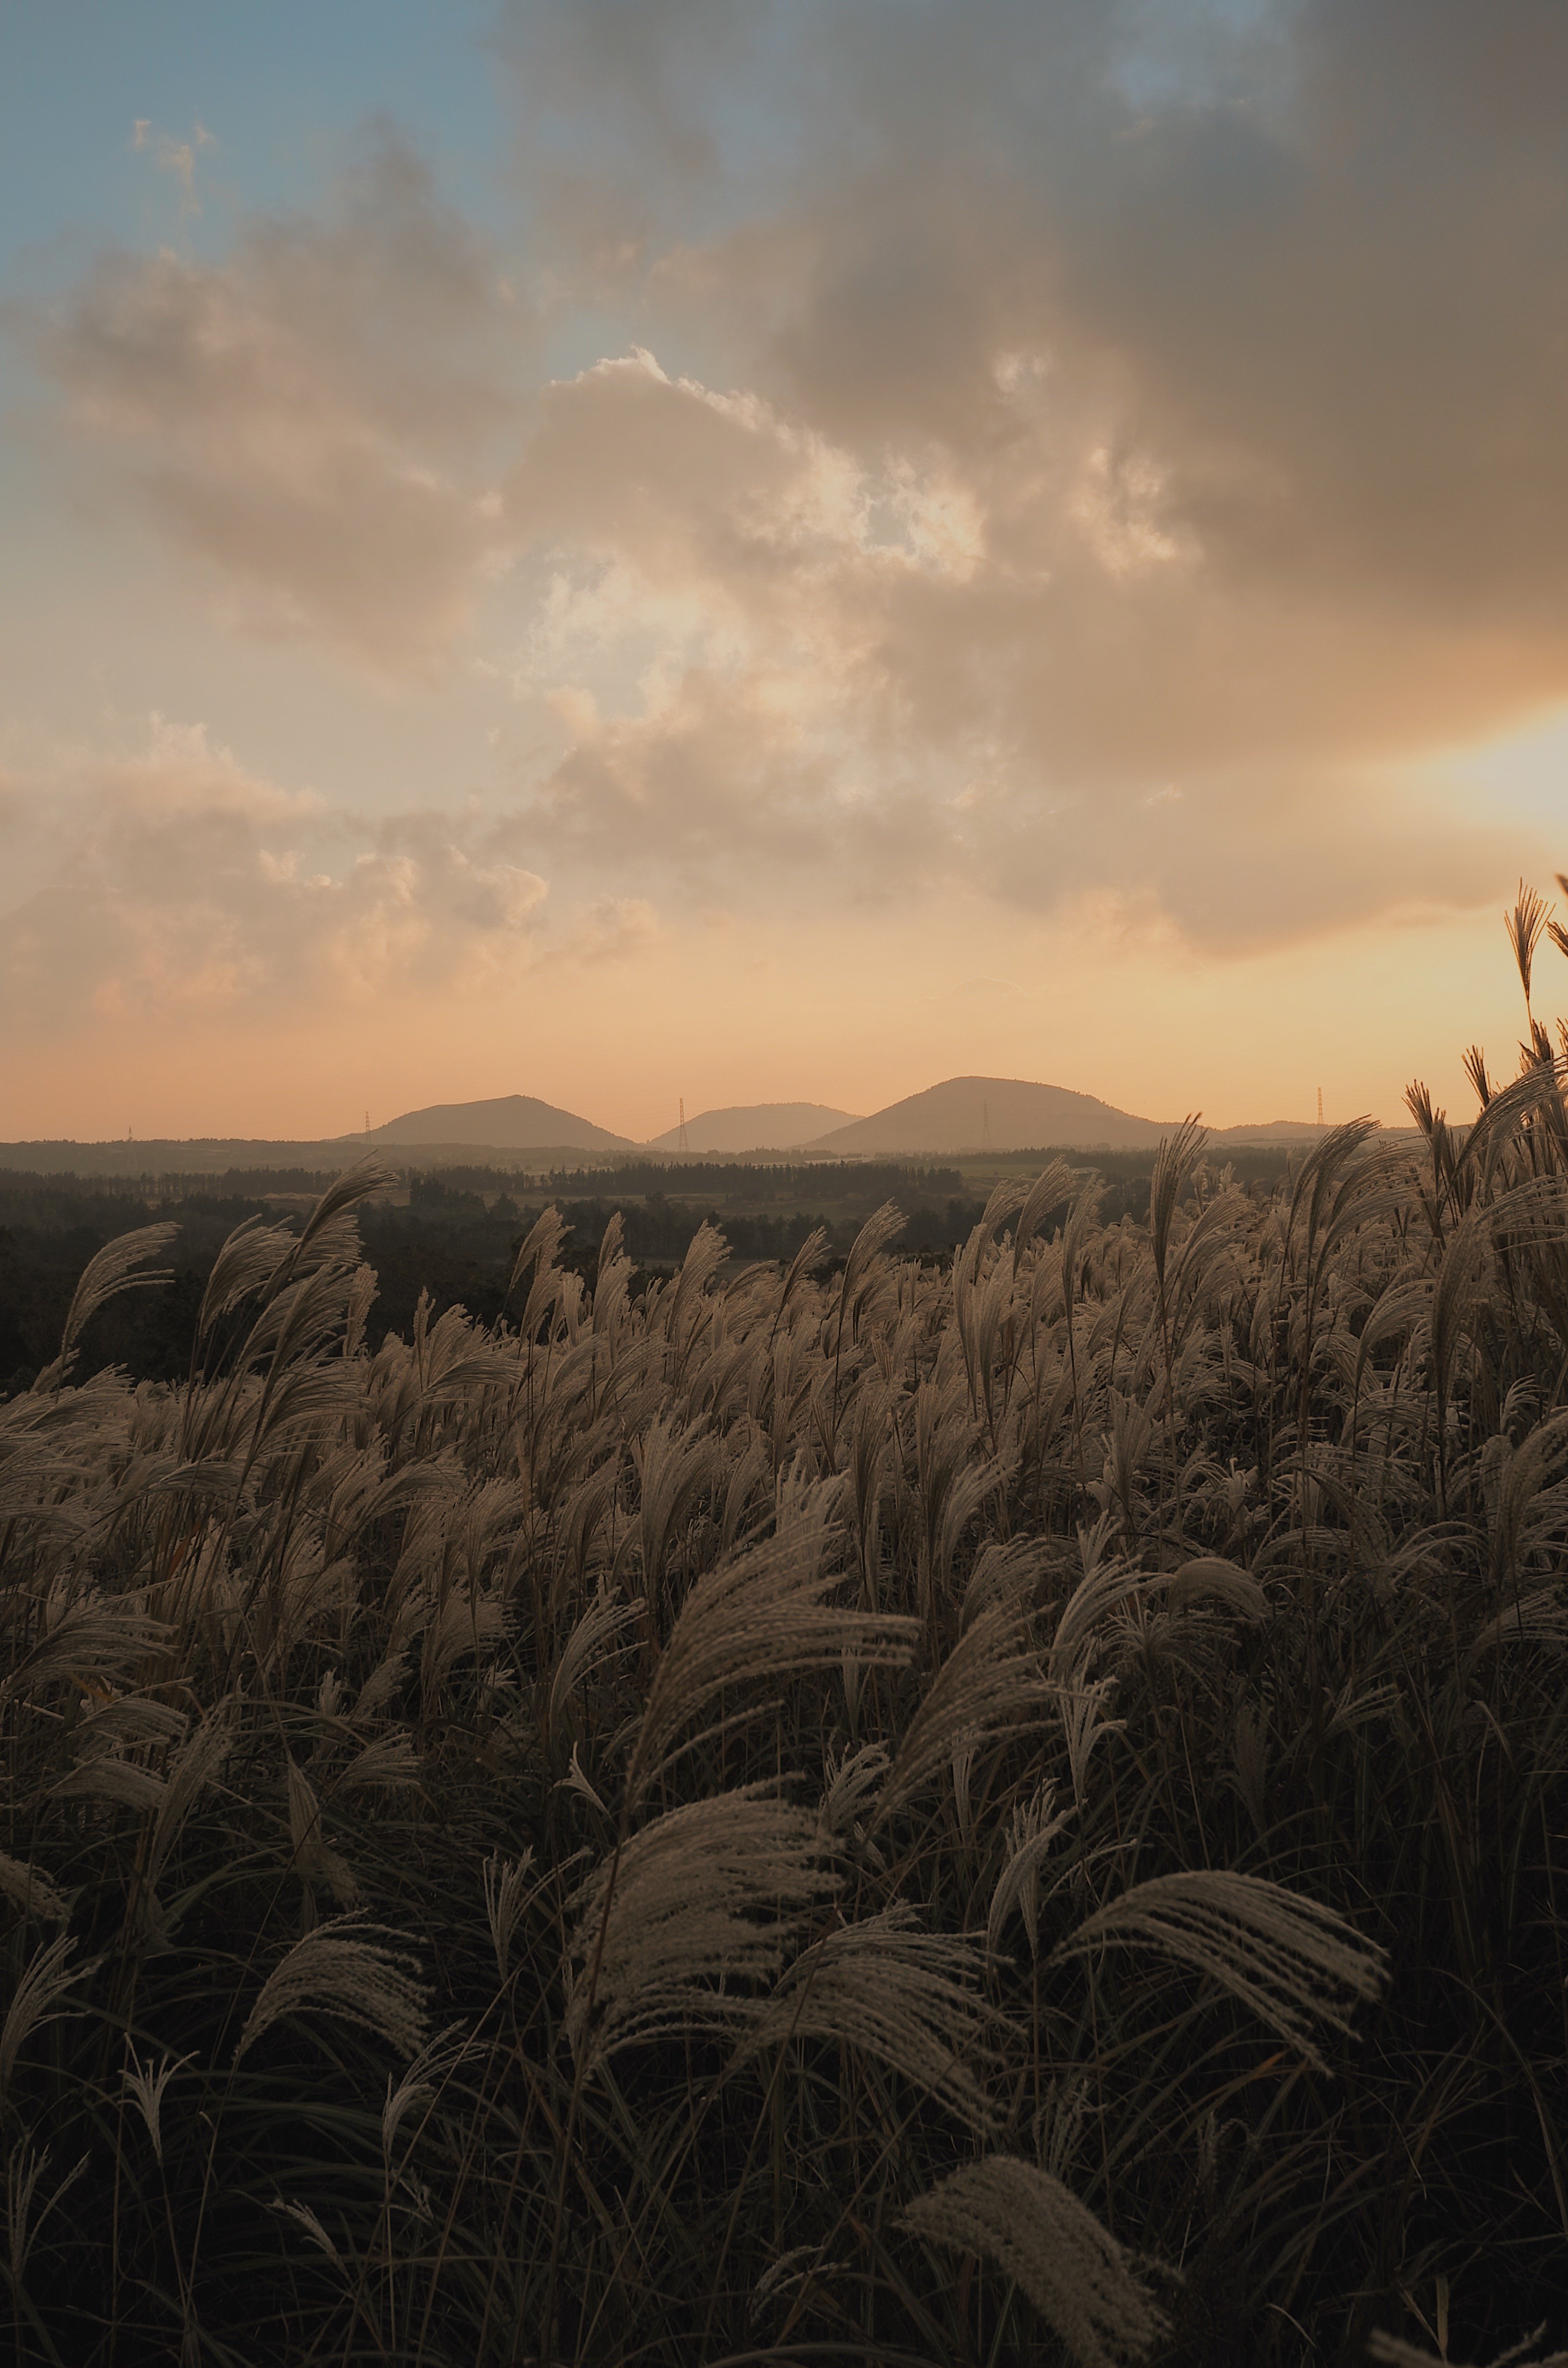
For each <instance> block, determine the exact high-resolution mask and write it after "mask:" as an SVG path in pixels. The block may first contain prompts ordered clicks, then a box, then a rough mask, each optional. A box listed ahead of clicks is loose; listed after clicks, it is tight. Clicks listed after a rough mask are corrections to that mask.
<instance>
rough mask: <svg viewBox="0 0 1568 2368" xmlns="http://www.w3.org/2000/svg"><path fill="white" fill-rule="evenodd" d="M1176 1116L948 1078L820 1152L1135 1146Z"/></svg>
mask: <svg viewBox="0 0 1568 2368" xmlns="http://www.w3.org/2000/svg"><path fill="white" fill-rule="evenodd" d="M1170 1124H1171V1121H1164V1122H1162V1121H1159V1120H1157V1119H1152V1118H1133V1117H1131V1116H1130V1115H1129V1113H1128V1112H1127V1111H1126V1110H1113V1109H1112V1108H1111V1106H1110V1104H1109V1103H1108V1102H1102V1101H1096V1099H1095V1097H1094V1095H1093V1094H1074V1093H1071V1092H1069V1091H1068V1089H1067V1087H1065V1086H1037V1085H1030V1084H1028V1082H1026V1080H1024V1079H1023V1078H1021V1077H949V1078H948V1079H947V1080H946V1081H945V1083H943V1084H942V1085H939V1086H928V1087H926V1091H925V1092H924V1093H923V1094H910V1095H908V1096H907V1097H906V1098H905V1099H904V1100H903V1101H901V1102H892V1103H890V1104H889V1106H888V1108H887V1109H886V1110H878V1111H876V1112H875V1114H874V1115H873V1116H872V1117H870V1118H861V1119H856V1120H855V1121H852V1123H851V1124H850V1125H848V1126H840V1127H835V1128H834V1129H833V1131H832V1132H831V1133H827V1134H821V1135H818V1136H816V1137H815V1138H814V1139H813V1140H812V1143H811V1144H809V1145H807V1146H806V1147H807V1148H808V1149H810V1150H812V1151H815V1152H829V1153H840V1154H844V1153H854V1152H869V1153H873V1154H875V1153H882V1152H915V1153H926V1152H937V1151H939V1152H947V1153H951V1152H955V1151H1032V1150H1040V1149H1043V1148H1044V1147H1046V1146H1047V1145H1052V1146H1053V1145H1056V1144H1062V1145H1063V1146H1064V1147H1076V1146H1082V1147H1083V1148H1084V1149H1085V1150H1087V1149H1090V1148H1092V1147H1096V1146H1099V1147H1103V1148H1104V1149H1107V1150H1110V1151H1137V1150H1142V1149H1143V1148H1144V1147H1145V1146H1146V1145H1148V1144H1156V1143H1158V1142H1159V1140H1160V1137H1161V1135H1162V1134H1165V1133H1169V1131H1170Z"/></svg>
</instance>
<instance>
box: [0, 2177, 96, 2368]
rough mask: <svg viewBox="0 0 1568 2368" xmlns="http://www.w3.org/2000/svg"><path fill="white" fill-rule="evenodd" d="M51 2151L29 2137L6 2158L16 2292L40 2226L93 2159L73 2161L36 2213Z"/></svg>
mask: <svg viewBox="0 0 1568 2368" xmlns="http://www.w3.org/2000/svg"><path fill="white" fill-rule="evenodd" d="M50 2152H51V2149H50V2148H49V2147H48V2146H45V2147H44V2149H43V2152H42V2153H41V2154H40V2152H39V2151H38V2149H37V2148H36V2147H35V2146H33V2145H32V2144H31V2142H30V2140H28V2139H27V2138H18V2139H17V2143H16V2145H15V2146H13V2147H12V2148H11V2151H10V2153H9V2154H8V2155H7V2156H6V2259H7V2260H8V2261H9V2263H10V2269H11V2283H12V2288H13V2291H17V2290H18V2289H19V2288H20V2286H21V2283H22V2279H23V2277H24V2276H25V2275H26V2273H27V2266H28V2254H29V2253H30V2252H31V2251H32V2248H33V2242H34V2239H35V2238H36V2237H37V2236H38V2233H39V2231H40V2228H41V2227H42V2226H43V2224H44V2222H45V2221H46V2220H47V2219H48V2217H49V2215H50V2214H51V2212H53V2211H54V2210H55V2209H56V2208H57V2207H58V2206H59V2205H60V2204H61V2203H63V2202H64V2200H65V2197H66V2196H67V2195H68V2194H69V2193H70V2192H71V2190H72V2188H73V2187H74V2186H75V2184H76V2181H77V2180H79V2179H80V2178H81V2176H82V2173H83V2172H84V2171H85V2169H86V2168H87V2166H88V2164H89V2163H90V2162H91V2160H92V2157H91V2155H83V2156H82V2157H81V2158H80V2160H79V2161H77V2162H75V2163H74V2164H73V2166H72V2168H71V2169H69V2170H68V2171H67V2172H66V2174H65V2176H64V2178H63V2179H62V2180H60V2181H59V2183H58V2185H57V2186H56V2188H55V2190H54V2192H53V2194H52V2195H51V2196H50V2197H49V2198H48V2200H47V2201H46V2202H45V2203H44V2205H43V2207H42V2209H41V2210H40V2212H39V2213H38V2214H36V2216H35V2214H34V2212H33V2198H34V2196H35V2195H36V2194H37V2192H38V2186H39V2181H40V2180H41V2179H42V2177H43V2175H44V2172H45V2171H46V2170H47V2169H49V2160H50ZM56 2356H58V2355H56Z"/></svg>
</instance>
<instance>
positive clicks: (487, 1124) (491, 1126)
mask: <svg viewBox="0 0 1568 2368" xmlns="http://www.w3.org/2000/svg"><path fill="white" fill-rule="evenodd" d="M353 1140H354V1141H355V1142H357V1143H385V1144H432V1143H443V1144H452V1143H461V1144H475V1145H480V1144H483V1145H484V1146H485V1147H486V1148H487V1149H489V1150H492V1151H543V1150H551V1151H630V1150H631V1148H632V1147H633V1146H632V1145H631V1144H630V1143H629V1142H628V1140H627V1138H626V1136H625V1135H623V1134H609V1133H606V1131H605V1129H604V1128H603V1127H602V1126H595V1125H594V1124H593V1123H592V1121H590V1120H588V1119H585V1118H574V1116H573V1114H572V1112H571V1111H570V1110H557V1109H556V1108H555V1107H554V1105H553V1104H552V1103H551V1102H541V1101H537V1100H536V1099H534V1097H533V1095H532V1094H502V1095H500V1096H498V1097H497V1099H495V1100H494V1101H488V1102H432V1104H431V1105H430V1108H429V1109H428V1110H405V1111H404V1112H403V1116H402V1117H401V1118H392V1119H389V1120H388V1121H387V1122H386V1124H385V1126H376V1127H372V1128H371V1129H370V1132H369V1134H368V1135H356V1136H355V1137H354V1138H353Z"/></svg>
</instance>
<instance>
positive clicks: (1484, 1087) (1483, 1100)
mask: <svg viewBox="0 0 1568 2368" xmlns="http://www.w3.org/2000/svg"><path fill="white" fill-rule="evenodd" d="M1551 934H1552V939H1553V941H1554V942H1556V941H1558V940H1560V939H1562V937H1563V935H1564V932H1563V930H1562V926H1561V924H1560V923H1558V922H1556V921H1553V923H1552V924H1551ZM1565 951H1568V948H1565ZM1462 1066H1463V1069H1464V1073H1465V1076H1467V1077H1468V1078H1469V1079H1470V1082H1471V1086H1472V1087H1474V1088H1475V1099H1476V1100H1477V1101H1478V1102H1479V1103H1480V1104H1481V1107H1482V1109H1483V1110H1484V1109H1485V1108H1486V1105H1487V1103H1488V1102H1489V1101H1490V1100H1491V1099H1492V1095H1493V1091H1494V1088H1493V1084H1492V1080H1491V1078H1490V1077H1489V1076H1487V1074H1486V1055H1485V1053H1483V1051H1482V1049H1481V1047H1480V1045H1479V1044H1472V1045H1471V1047H1470V1050H1469V1051H1468V1052H1467V1053H1466V1054H1465V1056H1464V1061H1463V1064H1462Z"/></svg>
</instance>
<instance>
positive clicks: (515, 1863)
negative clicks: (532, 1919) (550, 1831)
mask: <svg viewBox="0 0 1568 2368" xmlns="http://www.w3.org/2000/svg"><path fill="white" fill-rule="evenodd" d="M533 1862H534V1853H533V1848H532V1845H531V1844H530V1845H529V1847H528V1849H527V1850H525V1851H524V1852H523V1854H522V1856H521V1858H518V1859H506V1858H503V1857H502V1856H501V1854H500V1852H499V1851H498V1850H495V1851H492V1853H491V1855H490V1856H489V1857H488V1858H487V1859H486V1860H485V1861H484V1870H483V1873H484V1918H485V1922H486V1923H487V1924H488V1925H489V1927H490V1945H491V1947H492V1948H493V1949H494V1952H495V1971H496V1974H497V1975H498V1976H499V1978H500V1979H501V1980H502V1981H505V1980H506V1976H507V1975H508V1974H509V1973H510V1971H511V1969H512V1937H513V1935H514V1933H515V1932H516V1931H517V1925H518V1922H519V1920H520V1918H521V1917H522V1914H523V1911H524V1909H525V1908H526V1907H527V1906H528V1899H529V1897H530V1896H531V1894H530V1893H529V1892H528V1890H527V1889H526V1887H525V1886H526V1885H527V1883H528V1875H529V1873H530V1871H531V1869H532V1867H533Z"/></svg>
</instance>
